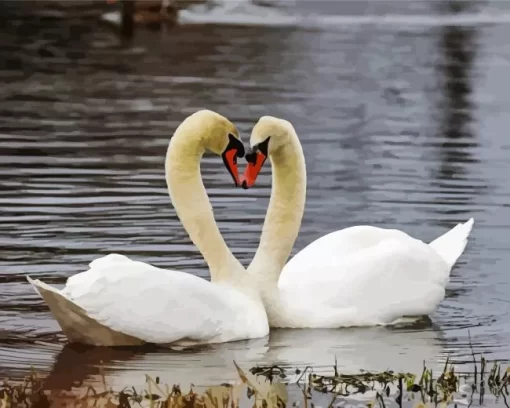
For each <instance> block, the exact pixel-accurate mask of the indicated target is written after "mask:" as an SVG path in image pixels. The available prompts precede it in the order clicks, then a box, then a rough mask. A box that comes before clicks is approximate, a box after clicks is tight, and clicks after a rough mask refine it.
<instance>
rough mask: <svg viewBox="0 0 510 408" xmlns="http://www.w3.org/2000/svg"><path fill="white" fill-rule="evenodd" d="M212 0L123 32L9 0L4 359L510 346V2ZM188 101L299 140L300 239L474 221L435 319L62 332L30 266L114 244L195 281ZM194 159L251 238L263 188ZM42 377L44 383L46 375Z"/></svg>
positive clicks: (171, 377) (60, 362) (244, 359)
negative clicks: (135, 342) (348, 230)
mask: <svg viewBox="0 0 510 408" xmlns="http://www.w3.org/2000/svg"><path fill="white" fill-rule="evenodd" d="M440 4H442V6H441V7H439V5H440ZM273 6H274V7H264V6H262V5H256V4H255V5H254V4H251V3H249V2H248V1H231V2H229V1H227V0H225V2H223V3H222V2H219V3H218V4H217V5H216V7H215V8H213V9H212V10H206V9H204V8H203V7H198V8H195V9H192V10H187V11H186V12H183V13H182V21H183V24H182V25H180V26H178V27H176V28H173V29H171V30H168V31H164V32H154V31H148V30H140V31H138V32H137V34H136V37H135V40H134V43H133V44H132V46H131V47H128V48H123V47H119V46H116V45H115V44H116V42H117V39H116V36H115V34H114V33H113V32H112V31H111V30H110V29H107V28H106V27H104V26H102V25H100V24H99V23H92V22H90V21H86V20H83V19H81V20H80V19H66V20H64V21H55V20H51V19H43V20H40V19H37V18H36V16H35V15H34V14H32V13H31V12H30V9H29V8H27V7H26V6H25V5H24V3H23V2H14V3H2V5H0V7H1V8H2V10H1V11H2V13H0V14H1V15H2V16H3V17H2V24H1V27H0V30H1V35H0V50H1V52H0V82H1V86H0V188H1V193H2V194H1V195H0V211H1V212H0V220H1V222H0V254H1V256H0V282H1V285H0V367H1V368H0V374H1V375H10V374H13V373H24V372H26V370H28V369H29V368H30V366H31V365H33V366H35V367H36V368H37V369H38V370H41V371H43V372H46V373H48V374H49V375H50V376H49V382H50V383H53V384H57V385H55V386H58V387H62V386H65V385H66V384H67V385H69V384H71V383H74V382H80V381H94V379H95V378H96V379H97V375H98V373H99V370H100V369H101V368H102V369H103V371H104V372H105V373H106V375H107V376H108V378H109V381H110V382H112V383H113V384H114V385H126V384H128V385H131V384H136V383H143V380H144V377H143V374H145V373H148V374H152V375H160V376H161V377H162V381H167V382H180V383H181V384H186V383H187V382H193V383H195V384H198V385H207V384H211V383H217V382H218V381H226V380H229V379H232V378H235V377H236V374H235V369H234V367H233V364H232V360H236V361H237V362H238V363H239V365H240V366H242V367H245V368H248V367H250V366H253V365H255V364H257V363H259V364H271V363H278V364H282V365H288V366H299V367H304V366H306V365H311V366H313V367H315V369H316V370H318V371H320V370H327V371H329V370H330V368H331V366H332V365H333V363H334V359H335V356H336V358H337V360H338V366H339V368H340V369H341V370H343V371H349V372H357V371H359V369H373V370H384V369H387V368H392V369H394V370H406V371H413V372H417V373H419V372H421V369H422V364H423V361H424V360H425V361H426V363H427V365H428V366H430V367H435V366H438V365H439V364H441V362H442V361H444V360H445V358H446V357H450V358H452V359H453V361H455V362H457V363H459V364H462V363H465V362H467V361H469V360H470V359H471V349H470V341H469V334H470V335H471V345H472V347H473V350H474V352H475V353H482V352H483V353H484V354H485V355H486V357H487V358H488V359H494V360H502V361H508V360H509V358H510V314H509V312H510V302H509V300H508V293H509V290H510V287H509V286H510V285H509V281H510V278H509V272H508V270H509V266H510V250H509V249H510V240H509V236H508V231H509V227H510V183H509V181H508V175H509V174H510V173H509V172H510V159H509V154H510V139H509V128H510V116H509V115H508V112H510V92H508V89H509V88H508V82H509V81H508V72H509V69H510V45H509V44H508V38H510V6H509V5H508V4H507V3H505V2H500V1H492V2H481V1H480V2H475V1H470V2H462V1H455V2H451V3H449V2H446V1H445V2H442V3H439V2H428V1H421V2H418V1H406V2H404V1H394V2H387V1H367V2H355V1H351V2H348V1H323V2H317V1H315V0H314V1H305V0H300V1H295V2H290V1H287V2H284V1H281V2H275V3H274V4H273ZM201 108H209V109H213V110H216V111H218V112H220V113H222V114H224V115H226V116H228V117H229V118H230V119H231V120H232V121H233V122H234V123H236V125H238V127H239V129H240V130H241V132H242V137H243V140H244V141H245V142H247V141H248V138H249V132H250V129H251V127H252V126H253V124H254V123H255V122H256V121H257V119H258V118H259V117H260V116H262V115H265V114H271V115H274V116H279V117H283V118H286V119H288V120H290V121H291V122H292V123H293V124H294V126H295V128H296V129H297V132H298V134H299V136H300V138H301V141H302V144H303V146H304V151H305V156H306V161H307V171H308V180H309V181H308V186H309V187H308V196H307V204H306V212H305V217H304V221H303V225H302V228H301V231H300V235H299V238H298V240H297V242H296V245H295V248H294V253H296V252H297V251H298V250H299V249H300V248H303V247H304V246H305V245H306V244H307V243H309V242H311V241H312V240H314V239H316V238H318V237H320V236H321V235H323V234H326V233H328V232H330V231H333V230H336V229H340V228H344V227H348V226H351V225H357V224H372V225H376V226H381V227H388V228H399V229H402V230H404V231H406V232H408V233H409V234H411V235H413V236H415V237H417V238H420V239H423V240H425V241H430V240H432V239H434V238H435V237H437V236H439V235H441V234H443V233H444V232H445V231H447V230H448V229H449V228H451V227H452V226H454V225H455V224H456V223H458V222H463V221H465V220H467V219H469V218H470V217H474V218H475V225H474V229H473V232H472V235H471V237H470V241H469V244H468V246H467V248H466V251H465V253H464V254H463V255H462V257H461V258H460V260H459V262H458V263H457V265H456V267H455V268H454V270H453V271H452V275H451V283H450V284H449V286H448V290H447V295H446V299H445V300H444V301H443V302H442V303H441V304H440V306H439V308H438V309H437V311H436V313H434V314H433V315H432V316H430V322H425V323H420V324H416V325H413V326H407V327H397V328H366V329H348V330H297V331H296V330H274V331H272V332H271V335H270V336H269V338H265V339H259V340H255V341H243V342H238V343H232V344H223V345H219V346H215V347H208V348H203V349H200V350H198V351H193V352H186V353H184V352H176V351H172V352H169V351H161V350H112V349H103V348H91V349H82V348H73V347H69V346H65V338H64V337H63V335H62V334H61V333H60V330H59V327H58V325H57V323H56V322H55V321H54V320H53V319H52V317H51V315H50V314H49V311H48V308H47V307H46V306H45V305H44V303H43V301H42V300H41V299H40V298H39V297H38V296H37V295H36V294H35V293H34V291H33V290H32V288H31V287H30V286H29V284H28V283H27V282H26V279H25V275H26V274H30V275H32V276H33V277H37V278H41V279H43V280H44V281H46V282H47V283H50V284H55V285H57V286H59V285H63V284H64V283H65V280H66V278H67V277H69V276H71V275H73V274H76V273H78V272H80V271H83V270H85V269H86V268H87V264H88V263H89V262H90V261H92V260H93V259H94V258H96V257H98V256H102V255H104V254H107V253H110V252H117V253H122V254H126V255H128V256H130V257H132V258H134V259H137V260H141V261H144V262H149V263H151V264H153V265H156V266H159V267H163V268H175V269H179V270H184V271H188V272H190V273H194V274H197V275H199V276H202V277H204V278H207V279H208V272H207V268H206V266H205V263H204V262H203V260H202V258H201V256H200V255H199V253H198V252H197V251H196V249H195V248H194V247H193V246H192V245H191V244H190V241H189V239H188V237H187V235H186V233H185V232H184V230H183V228H182V227H181V225H180V223H179V222H178V220H177V217H176V215H175V212H174V210H173V208H172V207H171V205H170V203H169V198H168V194H167V191H166V184H165V181H164V171H163V166H164V155H165V153H166V147H167V145H168V142H169V138H170V136H171V134H172V133H173V131H174V130H175V128H176V126H177V125H178V124H179V123H180V121H182V120H183V119H184V117H185V116H187V115H188V114H190V113H192V112H193V111H195V110H197V109H201ZM202 169H203V177H204V180H205V184H206V187H207V189H208V192H209V195H210V197H211V201H212V204H213V206H214V210H215V214H216V218H217V220H218V223H219V225H220V229H221V231H222V232H223V234H224V236H225V238H226V241H227V243H228V245H229V246H230V247H231V248H232V249H233V251H234V253H235V255H236V256H238V257H239V259H241V261H242V262H243V264H244V265H246V266H247V265H248V263H249V261H250V259H251V257H252V256H253V254H254V252H255V249H256V246H257V243H258V238H259V234H260V231H261V226H262V221H263V217H264V215H265V211H266V207H267V204H268V198H269V193H270V188H271V186H270V168H269V166H266V167H265V169H264V170H263V172H262V175H261V176H260V177H259V179H258V183H257V185H256V188H253V189H251V190H248V191H245V190H242V189H235V188H233V187H232V182H231V180H230V176H229V174H228V172H227V171H225V169H224V168H223V164H222V163H221V160H219V159H218V158H217V157H212V156H207V157H206V158H205V159H204V162H203V164H202ZM52 381H53V382H52Z"/></svg>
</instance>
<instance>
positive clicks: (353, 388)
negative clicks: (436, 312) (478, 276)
mask: <svg viewBox="0 0 510 408" xmlns="http://www.w3.org/2000/svg"><path fill="white" fill-rule="evenodd" d="M473 358H474V356H473ZM474 363H475V369H474V372H472V373H469V374H466V373H464V374H462V373H458V372H455V369H454V366H453V365H452V364H450V363H449V361H448V360H447V361H446V363H445V365H444V369H443V371H442V372H441V373H440V374H439V375H438V377H437V378H435V377H434V374H433V372H432V370H431V369H428V368H427V367H426V366H425V365H424V367H423V371H422V373H421V375H420V376H419V377H418V376H416V375H415V374H410V373H394V372H393V371H385V372H380V373H372V372H361V373H359V374H341V373H339V372H338V368H337V365H336V363H335V365H334V366H333V373H332V374H331V375H319V374H316V373H314V372H313V370H312V369H311V368H309V367H307V368H306V369H305V370H303V371H300V370H298V369H297V370H289V369H284V368H282V367H279V366H276V365H273V366H257V367H253V368H251V369H250V370H248V371H244V370H242V369H241V368H240V367H239V366H238V365H237V364H236V363H235V362H234V363H233V364H234V366H235V368H236V369H237V372H238V375H239V379H240V381H239V382H238V383H237V384H235V385H232V384H221V385H218V386H214V387H209V388H207V389H206V390H205V391H204V392H195V391H194V390H193V387H191V388H190V390H189V391H188V392H182V391H181V389H180V387H179V385H173V386H171V387H170V386H168V385H163V384H161V383H160V380H159V378H158V377H156V378H155V379H153V378H151V377H149V376H146V386H145V389H143V390H136V389H135V388H134V387H131V388H130V389H123V390H121V391H118V392H115V391H113V390H111V389H108V387H107V384H106V381H105V379H104V376H103V390H102V391H98V390H96V389H94V388H93V387H90V386H89V387H88V388H86V389H83V390H82V392H81V395H77V393H76V392H73V393H69V392H64V391H54V390H52V391H48V390H45V389H44V378H43V377H41V376H39V375H37V373H36V372H34V371H32V373H31V374H30V375H29V376H27V377H26V378H25V379H24V380H23V381H22V382H18V383H13V382H9V381H7V380H6V381H4V382H3V384H1V385H0V407H1V408H11V407H36V408H47V407H57V406H59V407H71V406H72V407H80V408H81V407H83V408H85V407H106V408H115V407H120V408H130V407H137V406H138V407H154V408H156V407H157V408H167V407H168V408H170V407H172V408H238V407H239V408H240V407H254V408H281V407H287V406H292V407H298V406H299V407H304V408H314V407H319V406H320V407H326V406H327V407H337V406H345V404H355V405H356V406H366V407H368V408H376V407H380V408H386V407H389V406H395V407H396V406H399V407H403V406H412V407H415V408H418V407H420V408H421V407H432V406H434V407H435V406H458V405H465V406H468V407H470V406H472V405H484V397H485V396H486V395H487V391H489V394H490V395H491V396H492V400H491V405H500V404H501V405H506V407H509V405H508V402H507V397H508V396H509V390H508V386H509V383H510V368H506V369H505V368H502V366H501V365H500V364H499V363H497V362H495V363H493V364H492V366H491V367H489V364H488V363H487V361H486V360H485V358H484V357H483V356H482V357H481V359H480V361H479V362H476V361H474ZM290 377H293V379H294V380H293V381H291V380H290V379H289V378H290ZM509 408H510V407H509Z"/></svg>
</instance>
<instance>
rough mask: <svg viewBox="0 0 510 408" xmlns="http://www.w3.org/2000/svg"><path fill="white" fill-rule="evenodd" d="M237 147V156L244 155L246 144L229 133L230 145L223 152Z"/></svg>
mask: <svg viewBox="0 0 510 408" xmlns="http://www.w3.org/2000/svg"><path fill="white" fill-rule="evenodd" d="M232 149H236V151H237V157H244V145H243V142H241V141H240V140H239V139H238V138H236V137H235V136H234V135H232V134H229V135H228V145H227V148H226V149H225V150H224V151H223V154H225V153H226V152H228V151H229V150H232Z"/></svg>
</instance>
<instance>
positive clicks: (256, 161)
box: [241, 150, 267, 189]
mask: <svg viewBox="0 0 510 408" xmlns="http://www.w3.org/2000/svg"><path fill="white" fill-rule="evenodd" d="M266 159H267V156H266V155H265V154H264V153H262V152H261V151H260V150H259V151H257V152H256V153H252V154H247V155H246V161H248V165H247V166H246V169H245V170H244V175H243V177H241V185H242V187H243V188H244V189H248V188H250V187H252V186H253V185H254V184H255V180H257V177H258V175H259V173H260V170H262V166H263V165H264V162H265V161H266Z"/></svg>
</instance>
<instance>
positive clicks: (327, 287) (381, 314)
mask: <svg viewBox="0 0 510 408" xmlns="http://www.w3.org/2000/svg"><path fill="white" fill-rule="evenodd" d="M294 268H297V267H294ZM303 268H309V269H307V270H306V271H305V270H301V271H298V273H300V274H302V275H304V274H305V272H306V273H307V274H309V275H314V277H315V278H314V279H313V280H308V281H306V282H301V281H299V280H294V281H293V282H292V281H290V280H289V281H288V282H289V283H288V284H287V283H286V282H287V281H284V282H283V283H279V286H280V289H281V290H282V292H283V293H284V296H285V297H286V298H287V299H291V298H294V299H300V302H302V303H303V304H304V305H307V306H308V307H309V309H311V308H313V310H314V311H315V313H325V314H326V315H327V314H328V313H329V314H330V315H331V319H335V316H336V315H338V314H337V313H336V311H340V310H347V309H349V310H350V311H351V313H350V316H351V322H352V321H353V320H355V321H356V324H360V325H361V324H385V323H390V322H392V321H394V320H395V319H397V318H399V317H402V316H417V315H426V314H430V313H431V312H433V311H434V309H435V308H436V307H437V304H438V303H439V302H440V301H441V300H442V299H443V298H444V295H445V287H446V285H447V283H448V273H449V267H448V265H447V264H446V262H445V261H444V260H443V259H442V258H441V257H440V256H439V255H438V254H437V252H435V251H434V250H433V249H432V248H431V247H429V246H428V245H427V244H425V243H423V242H421V241H418V240H407V241H404V240H401V239H398V237H397V239H386V240H382V241H381V242H379V243H378V244H376V245H373V246H370V247H368V248H366V249H359V250H358V251H355V252H354V253H353V254H351V255H348V256H343V257H338V258H332V257H330V258H329V263H322V264H317V265H315V267H313V266H312V267H310V266H309V265H303ZM296 270H297V269H294V270H293V271H292V273H293V272H295V271H296ZM352 316H354V317H355V318H352ZM321 320H322V321H324V316H323V317H321ZM326 320H327V316H326ZM333 323H334V322H333ZM333 325H334V324H333Z"/></svg>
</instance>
